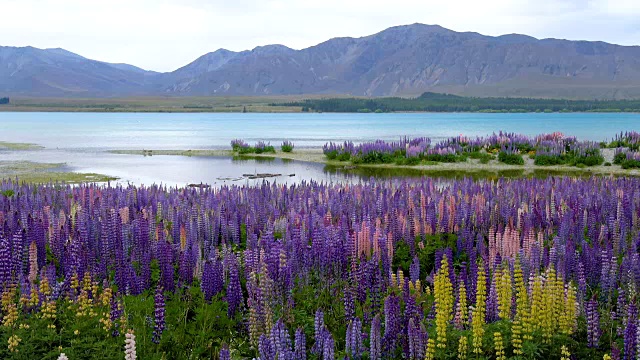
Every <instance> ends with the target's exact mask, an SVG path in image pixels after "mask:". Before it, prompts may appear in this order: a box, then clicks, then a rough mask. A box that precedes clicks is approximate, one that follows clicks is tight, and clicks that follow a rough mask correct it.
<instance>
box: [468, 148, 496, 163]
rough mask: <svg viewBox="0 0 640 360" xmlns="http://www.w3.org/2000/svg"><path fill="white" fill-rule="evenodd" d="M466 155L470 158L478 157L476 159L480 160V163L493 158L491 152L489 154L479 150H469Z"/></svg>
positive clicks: (487, 161)
mask: <svg viewBox="0 0 640 360" xmlns="http://www.w3.org/2000/svg"><path fill="white" fill-rule="evenodd" d="M467 156H468V157H469V158H471V159H478V160H480V163H481V164H488V163H489V161H490V160H493V159H495V156H493V155H491V154H489V153H486V152H480V151H473V152H470V153H469V154H468V155H467Z"/></svg>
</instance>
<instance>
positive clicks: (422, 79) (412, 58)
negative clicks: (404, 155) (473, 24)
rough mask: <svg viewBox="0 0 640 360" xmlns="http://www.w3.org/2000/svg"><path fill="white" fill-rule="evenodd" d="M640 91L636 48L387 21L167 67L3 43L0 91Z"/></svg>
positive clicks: (612, 94) (597, 94)
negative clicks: (353, 33) (294, 44)
mask: <svg viewBox="0 0 640 360" xmlns="http://www.w3.org/2000/svg"><path fill="white" fill-rule="evenodd" d="M425 91H440V92H448V93H454V94H464V95H474V96H534V97H568V98H638V97H640V47H638V46H619V45H613V44H608V43H603V42H588V41H568V40H558V39H543V40H538V39H535V38H533V37H530V36H526V35H519V34H509V35H502V36H497V37H490V36H484V35H481V34H478V33H473V32H464V33H460V32H454V31H451V30H447V29H445V28H442V27H440V26H435V25H422V24H413V25H407V26H397V27H392V28H389V29H387V30H384V31H382V32H379V33H377V34H374V35H370V36H366V37H362V38H334V39H331V40H328V41H325V42H323V43H320V44H318V45H315V46H312V47H309V48H306V49H302V50H294V49H291V48H288V47H286V46H283V45H267V46H260V47H256V48H254V49H253V50H246V51H242V52H234V51H229V50H225V49H219V50H217V51H214V52H211V53H208V54H205V55H203V56H201V57H200V58H198V59H196V60H195V61H193V62H192V63H190V64H187V65H185V66H184V67H181V68H180V69H177V70H175V71H173V72H169V73H155V72H149V71H145V70H142V69H139V68H136V67H133V66H130V65H126V64H108V63H103V62H99V61H94V60H89V59H86V58H83V57H81V56H79V55H76V54H73V53H70V52H68V51H66V50H63V49H47V50H40V49H35V48H30V47H27V48H6V47H0V95H2V94H8V95H14V94H16V95H17V94H21V95H28V96H130V95H160V94H164V95H174V96H209V95H267V94H268V95H288V94H351V95H355V96H400V95H417V94H420V93H423V92H425Z"/></svg>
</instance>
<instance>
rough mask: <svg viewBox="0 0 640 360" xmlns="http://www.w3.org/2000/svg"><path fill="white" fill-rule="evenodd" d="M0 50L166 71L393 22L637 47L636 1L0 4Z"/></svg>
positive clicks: (81, 0)
mask: <svg viewBox="0 0 640 360" xmlns="http://www.w3.org/2000/svg"><path fill="white" fill-rule="evenodd" d="M0 9H1V10H0V11H1V12H0V34H1V35H0V45H12V46H25V45H32V46H36V47H42V48H45V47H62V48H65V49H67V50H70V51H74V52H77V53H79V54H81V55H83V56H86V57H89V58H94V59H99V60H104V61H110V62H126V63H130V64H133V65H137V66H140V67H143V68H146V69H151V70H158V71H168V70H174V69H176V68H178V67H180V66H183V65H185V64H187V63H188V62H190V61H192V60H194V59H195V58H196V57H198V56H200V55H203V54H204V53H207V52H209V51H213V50H216V49H218V48H227V49H230V50H236V51H238V50H245V49H252V48H254V47H256V46H259V45H266V44H273V43H278V44H284V45H287V46H289V47H292V48H296V49H300V48H304V47H308V46H311V45H315V44H317V43H319V42H321V41H324V40H327V39H329V38H331V37H336V36H355V37H358V36H365V35H369V34H372V33H376V32H378V31H381V30H383V29H385V28H387V27H390V26H394V25H402V24H410V23H415V22H420V23H426V24H439V25H442V26H444V27H447V28H450V29H452V30H456V31H475V32H479V33H483V34H487V35H501V34H507V33H522V34H527V35H531V36H535V37H538V38H547V37H555V38H566V39H573V40H602V41H607V42H612V43H619V44H624V45H637V44H639V43H640V40H638V39H640V25H639V22H638V20H637V19H638V17H639V16H640V1H638V0H609V1H607V0H485V1H477V0H448V1H441V0H438V1H435V0H393V1H389V0H323V1H312V0H231V1H229V0H209V1H207V0H110V1H98V0H0Z"/></svg>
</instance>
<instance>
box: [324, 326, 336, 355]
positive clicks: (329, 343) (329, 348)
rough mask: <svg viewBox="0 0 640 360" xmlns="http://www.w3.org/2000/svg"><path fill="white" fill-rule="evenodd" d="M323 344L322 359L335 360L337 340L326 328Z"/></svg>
mask: <svg viewBox="0 0 640 360" xmlns="http://www.w3.org/2000/svg"><path fill="white" fill-rule="evenodd" d="M322 345H323V347H322V359H323V360H335V355H334V353H335V341H334V340H333V335H331V333H330V332H329V331H327V330H326V329H325V331H323V340H322Z"/></svg>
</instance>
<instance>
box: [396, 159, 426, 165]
mask: <svg viewBox="0 0 640 360" xmlns="http://www.w3.org/2000/svg"><path fill="white" fill-rule="evenodd" d="M396 164H397V165H411V166H412V165H418V164H420V158H417V157H409V158H397V159H396Z"/></svg>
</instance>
